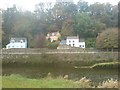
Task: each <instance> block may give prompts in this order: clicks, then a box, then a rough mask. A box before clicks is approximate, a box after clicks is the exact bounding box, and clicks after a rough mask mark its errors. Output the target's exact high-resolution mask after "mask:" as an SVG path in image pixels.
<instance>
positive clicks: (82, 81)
mask: <svg viewBox="0 0 120 90" xmlns="http://www.w3.org/2000/svg"><path fill="white" fill-rule="evenodd" d="M75 83H76V84H79V85H80V86H81V88H91V87H92V81H91V80H90V79H87V78H86V77H83V78H81V79H80V80H79V81H76V82H75Z"/></svg>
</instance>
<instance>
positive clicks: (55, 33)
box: [48, 32, 59, 36]
mask: <svg viewBox="0 0 120 90" xmlns="http://www.w3.org/2000/svg"><path fill="white" fill-rule="evenodd" d="M53 33H54V35H57V34H58V33H59V32H49V33H48V34H49V35H50V36H52V34H53Z"/></svg>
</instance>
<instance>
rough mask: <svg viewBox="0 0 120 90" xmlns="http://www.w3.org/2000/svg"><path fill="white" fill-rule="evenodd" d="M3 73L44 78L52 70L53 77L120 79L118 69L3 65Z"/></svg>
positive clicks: (94, 79) (98, 80)
mask: <svg viewBox="0 0 120 90" xmlns="http://www.w3.org/2000/svg"><path fill="white" fill-rule="evenodd" d="M2 69H3V75H10V74H20V75H22V76H26V77H28V78H43V77H46V76H47V74H48V73H49V72H50V73H51V74H52V76H53V77H58V76H64V75H69V79H72V80H79V79H80V78H82V77H84V76H86V77H87V78H90V79H91V80H92V81H93V82H95V83H98V82H101V81H103V80H107V79H110V78H113V79H118V70H116V69H80V68H79V69H75V68H58V67H28V66H27V67H22V66H21V67H11V66H8V67H3V68H2Z"/></svg>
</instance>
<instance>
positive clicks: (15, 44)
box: [6, 42, 27, 49]
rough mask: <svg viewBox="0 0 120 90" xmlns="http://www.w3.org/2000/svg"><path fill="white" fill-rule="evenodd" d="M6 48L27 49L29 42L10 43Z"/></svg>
mask: <svg viewBox="0 0 120 90" xmlns="http://www.w3.org/2000/svg"><path fill="white" fill-rule="evenodd" d="M6 48H7V49H9V48H27V42H22V43H21V42H14V43H13V42H10V43H9V44H7V45H6Z"/></svg>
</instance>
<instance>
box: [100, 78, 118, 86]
mask: <svg viewBox="0 0 120 90" xmlns="http://www.w3.org/2000/svg"><path fill="white" fill-rule="evenodd" d="M98 88H118V81H117V80H113V79H112V78H111V79H108V80H106V81H103V82H102V83H99V85H98Z"/></svg>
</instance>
